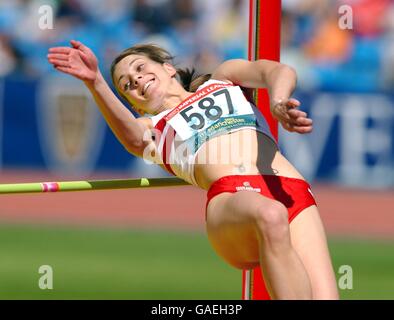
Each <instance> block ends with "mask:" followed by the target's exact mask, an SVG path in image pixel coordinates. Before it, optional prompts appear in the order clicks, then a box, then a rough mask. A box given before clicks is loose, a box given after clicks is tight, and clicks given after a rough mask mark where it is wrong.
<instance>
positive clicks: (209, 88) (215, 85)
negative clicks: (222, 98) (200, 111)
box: [164, 83, 233, 121]
mask: <svg viewBox="0 0 394 320" xmlns="http://www.w3.org/2000/svg"><path fill="white" fill-rule="evenodd" d="M226 87H233V85H232V84H227V83H226V84H224V83H213V84H211V85H209V86H207V87H205V88H202V89H201V90H198V91H196V92H195V93H193V94H192V95H191V96H190V97H188V98H187V99H186V100H184V101H183V102H181V103H180V104H179V105H178V106H177V107H175V108H174V109H173V110H172V111H170V112H169V113H168V114H167V115H166V116H164V119H166V121H169V120H171V119H172V118H173V117H174V116H175V115H176V114H178V113H179V112H180V111H182V110H183V109H185V108H186V107H188V106H190V105H191V104H193V103H194V102H196V101H197V100H199V99H201V98H204V97H206V96H207V95H209V94H211V93H212V92H215V91H217V90H219V89H222V88H226Z"/></svg>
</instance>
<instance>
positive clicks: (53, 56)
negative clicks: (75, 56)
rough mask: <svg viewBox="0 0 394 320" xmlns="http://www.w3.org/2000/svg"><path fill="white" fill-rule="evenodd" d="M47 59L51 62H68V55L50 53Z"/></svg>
mask: <svg viewBox="0 0 394 320" xmlns="http://www.w3.org/2000/svg"><path fill="white" fill-rule="evenodd" d="M47 58H48V59H50V60H62V61H68V55H67V54H62V53H49V54H48V55H47Z"/></svg>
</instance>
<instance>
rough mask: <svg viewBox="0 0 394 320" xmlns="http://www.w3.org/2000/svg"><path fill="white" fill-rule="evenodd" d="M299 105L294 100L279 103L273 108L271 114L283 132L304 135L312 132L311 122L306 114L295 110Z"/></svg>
mask: <svg viewBox="0 0 394 320" xmlns="http://www.w3.org/2000/svg"><path fill="white" fill-rule="evenodd" d="M300 105H301V103H300V102H299V101H298V100H297V99H294V98H292V99H289V100H285V101H281V102H279V103H277V104H276V105H275V106H274V107H273V110H272V111H273V112H272V113H273V115H274V116H275V117H276V118H277V119H278V121H279V122H280V123H281V125H282V127H283V128H284V129H285V130H287V131H289V132H297V133H300V134H305V133H309V132H311V131H312V129H313V121H312V119H309V118H308V115H307V113H306V112H304V111H301V110H298V109H297V108H298V107H299V106H300Z"/></svg>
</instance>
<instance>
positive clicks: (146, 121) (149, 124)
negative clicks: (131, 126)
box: [136, 117, 153, 129]
mask: <svg viewBox="0 0 394 320" xmlns="http://www.w3.org/2000/svg"><path fill="white" fill-rule="evenodd" d="M136 120H137V121H138V122H139V123H140V124H142V125H143V126H144V127H146V128H147V129H151V128H152V127H153V122H152V119H151V118H149V117H140V118H137V119H136Z"/></svg>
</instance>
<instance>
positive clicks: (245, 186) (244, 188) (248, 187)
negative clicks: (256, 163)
mask: <svg viewBox="0 0 394 320" xmlns="http://www.w3.org/2000/svg"><path fill="white" fill-rule="evenodd" d="M235 189H236V190H237V191H254V192H260V191H261V189H260V188H253V187H252V186H251V185H250V182H249V181H245V182H244V183H243V186H238V187H235Z"/></svg>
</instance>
